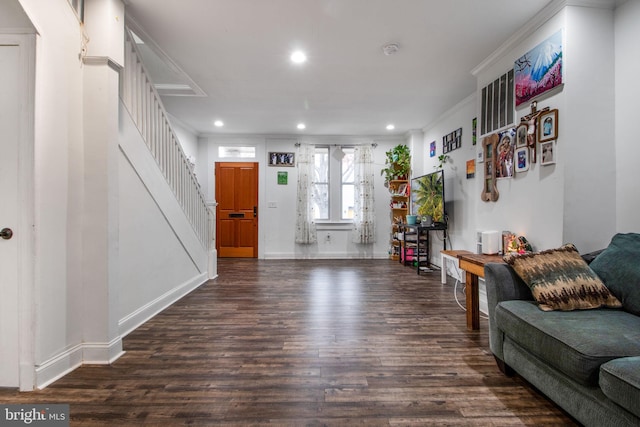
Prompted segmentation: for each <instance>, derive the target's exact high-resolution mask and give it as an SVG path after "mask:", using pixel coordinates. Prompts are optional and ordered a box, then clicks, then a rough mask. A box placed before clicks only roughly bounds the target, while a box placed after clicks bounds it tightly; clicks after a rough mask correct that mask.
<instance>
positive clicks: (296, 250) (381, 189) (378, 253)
mask: <svg viewBox="0 0 640 427" xmlns="http://www.w3.org/2000/svg"><path fill="white" fill-rule="evenodd" d="M298 140H300V142H302V143H313V144H318V145H334V144H337V145H340V144H343V145H348V144H364V143H369V144H370V143H373V142H375V143H377V144H378V146H377V147H376V148H375V149H374V159H375V180H376V181H375V188H376V194H375V198H376V212H377V218H378V225H377V228H376V243H375V244H373V245H358V244H354V243H352V242H351V225H350V224H344V223H343V224H336V223H334V224H322V225H318V243H317V244H314V245H298V244H295V242H294V224H295V209H296V205H295V203H296V183H297V169H296V168H288V167H287V168H278V167H270V166H267V154H268V153H269V152H283V151H284V152H296V147H295V143H296V141H298ZM405 142H406V140H405V138H404V137H337V136H336V137H299V136H296V135H288V136H287V135H285V136H280V137H266V136H259V135H252V136H209V137H203V138H200V140H199V150H198V156H199V157H198V162H197V166H196V173H197V174H198V176H206V179H201V185H202V186H203V191H204V193H205V195H206V196H207V199H208V200H210V201H213V200H214V199H215V179H214V169H215V163H216V162H217V161H255V162H258V163H259V168H260V183H259V192H258V193H259V194H258V197H259V207H258V210H259V212H260V216H259V225H258V227H259V241H258V245H259V246H258V257H259V258H345V257H346V258H372V257H373V258H386V257H387V256H388V250H389V233H390V230H391V220H390V211H389V201H390V199H389V192H388V190H387V188H386V187H385V186H384V179H383V177H382V176H380V172H379V171H380V169H382V168H383V167H384V162H385V152H386V151H387V150H389V149H390V148H392V147H393V146H395V145H397V144H402V143H405ZM220 145H223V146H229V145H246V146H255V147H256V158H255V159H220V158H219V157H218V147H219V146H220ZM280 170H282V171H287V172H288V185H278V184H277V172H278V171H280ZM269 202H272V204H271V205H272V206H273V204H275V206H276V207H272V208H269V207H268V206H269ZM327 234H329V235H330V239H327Z"/></svg>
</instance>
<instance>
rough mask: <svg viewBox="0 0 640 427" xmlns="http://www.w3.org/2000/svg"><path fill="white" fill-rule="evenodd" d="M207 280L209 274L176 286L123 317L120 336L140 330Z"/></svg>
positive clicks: (203, 274)
mask: <svg viewBox="0 0 640 427" xmlns="http://www.w3.org/2000/svg"><path fill="white" fill-rule="evenodd" d="M207 280H209V279H208V272H204V273H201V274H199V275H197V276H195V277H194V278H192V279H190V280H188V281H186V282H184V283H183V284H181V285H179V286H176V287H175V288H173V289H171V290H170V291H168V292H166V293H164V294H163V295H160V296H159V297H158V298H156V299H155V300H153V301H151V302H149V303H148V304H146V305H144V306H142V307H140V308H139V309H137V310H136V311H134V312H133V313H131V314H129V315H127V316H125V317H123V318H122V319H120V321H119V322H118V331H119V332H120V336H122V337H125V336H127V335H128V334H129V333H130V332H131V331H133V330H135V329H136V328H138V327H139V326H140V325H142V324H143V323H145V322H146V321H148V320H149V319H151V318H152V317H153V316H155V315H156V314H158V313H160V312H161V311H162V310H164V309H165V308H167V307H169V306H170V305H171V304H173V303H175V302H176V301H178V300H179V299H180V298H182V297H184V296H185V295H187V294H188V293H190V292H192V291H193V290H195V289H197V288H198V287H200V286H201V285H203V284H204V283H205V282H206V281H207Z"/></svg>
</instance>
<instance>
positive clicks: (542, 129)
mask: <svg viewBox="0 0 640 427" xmlns="http://www.w3.org/2000/svg"><path fill="white" fill-rule="evenodd" d="M557 138H558V110H557V109H555V110H549V111H547V112H545V113H542V114H540V116H539V117H538V142H545V141H551V140H554V139H557Z"/></svg>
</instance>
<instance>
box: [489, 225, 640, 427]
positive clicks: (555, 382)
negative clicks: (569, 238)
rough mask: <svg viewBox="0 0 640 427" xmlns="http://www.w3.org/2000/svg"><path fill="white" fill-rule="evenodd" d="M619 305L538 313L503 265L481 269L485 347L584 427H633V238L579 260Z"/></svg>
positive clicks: (637, 310) (637, 412) (638, 376)
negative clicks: (486, 316) (485, 306)
mask: <svg viewBox="0 0 640 427" xmlns="http://www.w3.org/2000/svg"><path fill="white" fill-rule="evenodd" d="M583 258H585V260H586V261H591V259H590V258H593V262H592V263H591V264H590V266H591V270H592V271H594V272H595V273H596V274H597V275H598V277H599V278H600V279H602V282H603V283H604V285H605V286H606V287H607V288H608V289H609V290H610V291H611V293H612V294H613V295H615V297H617V299H618V300H620V302H621V303H622V307H621V308H594V309H588V310H573V311H559V310H557V311H543V310H541V309H540V308H539V307H538V304H537V302H536V301H535V300H534V298H533V296H532V291H531V288H530V287H529V286H528V285H527V284H526V283H525V282H524V281H523V280H522V279H521V277H520V276H519V275H518V274H517V273H516V272H515V270H514V269H513V268H512V266H510V265H508V264H488V265H487V266H486V267H485V280H486V286H487V299H488V306H489V338H490V347H491V351H492V352H493V354H494V356H495V358H496V361H497V363H498V365H499V366H500V369H501V370H502V371H503V372H504V373H505V374H509V375H510V374H512V373H513V371H515V372H516V373H517V374H518V375H520V376H521V377H522V378H524V379H526V380H527V381H528V382H529V383H531V384H532V385H534V386H535V387H536V388H537V389H538V390H540V391H541V392H542V393H544V394H545V395H546V396H547V397H549V398H550V399H551V400H553V401H554V402H556V403H557V404H558V406H560V407H561V408H563V409H564V410H565V411H566V412H567V413H569V414H570V415H571V416H573V417H574V418H575V419H576V420H577V421H579V422H580V423H582V424H584V425H586V426H598V427H601V426H640V235H638V234H619V235H616V236H615V237H614V238H613V240H612V242H611V244H610V245H609V247H608V248H607V249H605V250H604V251H601V253H599V254H598V255H597V256H595V257H594V256H591V257H589V256H587V257H583Z"/></svg>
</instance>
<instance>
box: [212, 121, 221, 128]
mask: <svg viewBox="0 0 640 427" xmlns="http://www.w3.org/2000/svg"><path fill="white" fill-rule="evenodd" d="M213 125H214V126H215V127H217V128H221V127H222V126H224V122H223V121H222V120H216V121H215V122H213Z"/></svg>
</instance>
